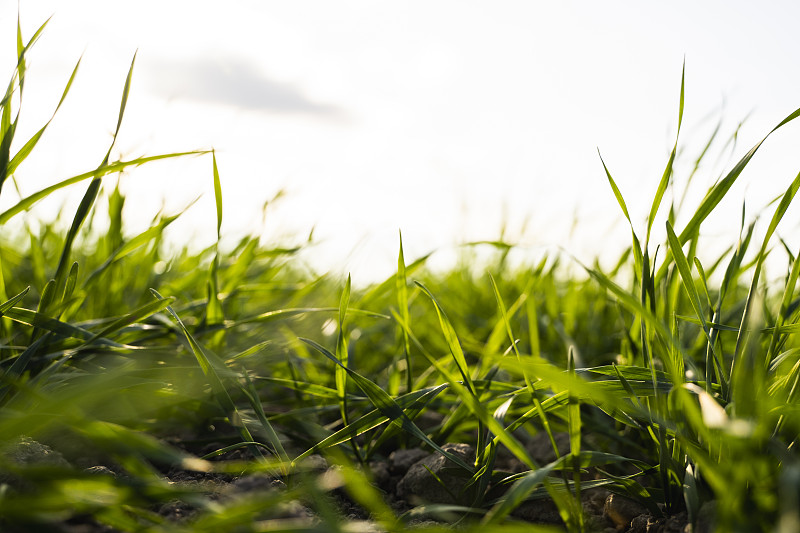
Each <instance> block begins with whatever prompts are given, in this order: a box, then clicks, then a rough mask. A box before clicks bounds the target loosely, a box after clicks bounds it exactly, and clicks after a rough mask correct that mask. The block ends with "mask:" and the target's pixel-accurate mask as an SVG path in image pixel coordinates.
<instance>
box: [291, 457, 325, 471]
mask: <svg viewBox="0 0 800 533" xmlns="http://www.w3.org/2000/svg"><path fill="white" fill-rule="evenodd" d="M298 466H299V467H300V468H301V469H303V470H305V471H308V472H324V471H325V470H327V469H328V460H327V459H325V458H324V457H322V456H321V455H319V454H314V455H309V456H308V457H305V458H303V460H301V461H300V462H299V463H298Z"/></svg>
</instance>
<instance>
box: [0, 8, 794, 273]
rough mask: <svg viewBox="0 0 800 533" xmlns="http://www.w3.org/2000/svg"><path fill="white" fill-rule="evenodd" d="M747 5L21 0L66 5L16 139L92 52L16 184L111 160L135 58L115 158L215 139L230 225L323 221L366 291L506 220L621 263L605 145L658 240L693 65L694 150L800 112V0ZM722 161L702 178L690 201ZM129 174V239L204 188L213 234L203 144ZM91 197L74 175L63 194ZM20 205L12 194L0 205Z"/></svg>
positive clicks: (762, 161) (732, 215)
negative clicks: (401, 265)
mask: <svg viewBox="0 0 800 533" xmlns="http://www.w3.org/2000/svg"><path fill="white" fill-rule="evenodd" d="M753 6H754V4H753V3H752V2H746V1H707V2H697V1H677V2H670V3H663V2H662V3H656V2H633V1H628V2H621V1H607V2H589V1H586V2H532V1H503V2H488V1H483V2H474V1H463V0H458V1H435V2H431V1H428V2H418V1H411V2H393V3H389V2H366V1H349V2H324V1H314V2H310V1H294V2H263V1H262V2H257V1H242V0H236V1H228V2H225V3H221V2H207V1H196V0H195V1H192V2H184V1H170V2H164V1H150V0H146V1H139V2H117V1H108V0H106V1H79V0H58V1H51V0H36V1H32V0H21V1H20V10H21V17H22V26H23V32H24V36H25V37H26V38H29V37H30V36H31V35H32V33H33V31H34V30H35V28H36V27H38V25H39V24H41V23H42V22H43V21H44V20H45V19H46V18H47V17H48V16H50V15H51V14H53V15H54V17H53V19H52V20H51V22H50V24H49V25H48V27H47V29H46V30H45V32H44V34H43V36H42V38H41V40H40V41H39V43H38V44H37V45H36V47H35V48H34V49H33V51H32V52H31V54H30V56H29V62H30V63H29V64H30V71H29V78H28V80H27V82H28V83H27V85H26V88H25V90H26V92H25V95H24V96H25V98H24V101H23V109H22V118H21V126H20V131H19V136H20V141H21V140H22V139H23V138H26V137H27V136H29V135H31V134H32V133H33V132H34V131H36V129H38V128H39V127H40V126H41V124H42V123H43V122H44V121H46V120H47V118H49V115H50V114H51V113H52V110H53V109H54V107H55V105H56V103H57V101H58V98H59V97H60V94H61V91H62V89H63V86H64V84H65V83H66V81H67V79H68V77H69V74H70V72H71V70H72V68H73V66H74V64H75V62H76V61H77V59H78V58H79V57H80V56H81V54H83V56H84V57H83V61H82V64H81V70H80V71H79V74H78V79H77V81H76V83H75V85H74V87H73V89H72V92H71V94H70V97H69V98H68V100H67V102H66V103H65V105H64V107H63V108H62V110H61V111H60V112H59V115H58V116H57V118H56V120H55V121H54V122H53V124H52V126H51V129H50V130H49V131H48V133H47V134H46V138H45V139H43V141H42V142H41V143H40V146H39V147H38V149H37V151H36V152H34V154H33V155H32V156H31V158H30V160H29V161H26V163H24V164H23V165H22V166H21V167H20V169H19V170H18V172H17V178H18V181H19V183H20V186H21V187H22V189H23V192H24V193H25V194H30V193H31V192H34V191H36V190H38V189H40V188H42V187H44V186H46V185H49V184H52V183H55V182H57V181H60V180H61V179H64V178H66V177H69V176H71V175H74V174H78V173H80V172H83V171H86V170H90V169H92V168H95V167H96V166H97V165H98V164H99V163H100V161H101V160H102V157H103V156H104V154H105V151H106V150H107V146H108V142H109V141H110V135H111V133H112V132H113V129H114V127H115V125H116V119H117V111H118V106H119V98H120V95H121V91H122V86H123V83H124V80H125V75H126V73H127V70H128V67H129V65H130V61H131V58H132V56H133V53H134V52H135V51H136V50H137V49H138V56H137V61H136V67H135V70H134V81H133V86H132V91H131V97H130V100H129V104H128V109H127V112H126V117H125V119H124V122H123V126H122V131H121V134H120V138H119V140H118V144H117V148H118V149H119V150H118V152H119V153H121V154H122V155H123V156H124V157H125V158H126V159H127V158H132V157H136V156H139V155H153V154H157V153H163V152H172V151H183V150H192V149H203V148H211V147H213V148H215V149H216V150H217V156H218V163H219V168H220V173H221V177H222V181H223V183H222V185H223V197H224V202H225V214H224V216H225V219H224V222H223V233H224V234H225V235H228V236H229V237H238V236H241V235H242V234H244V233H247V234H251V233H252V234H263V235H265V238H267V239H278V238H279V236H280V235H291V236H294V242H300V241H302V240H303V239H304V237H305V236H306V235H307V233H308V232H309V231H310V230H311V228H312V227H314V228H315V237H316V238H318V239H320V240H321V241H322V244H321V245H320V246H319V247H317V248H316V255H315V256H314V257H315V258H314V261H315V262H316V263H317V264H318V265H320V266H321V267H323V268H331V269H333V270H335V271H340V272H346V271H353V274H354V276H355V280H356V281H359V280H360V281H368V280H370V279H373V278H375V277H382V276H385V275H388V274H390V273H391V272H392V270H393V269H394V268H395V265H396V255H397V230H398V229H402V230H403V237H404V244H405V248H406V256H407V258H409V259H411V258H413V257H415V256H418V255H421V254H423V253H425V252H427V251H429V250H431V249H434V248H442V247H447V246H449V245H451V244H454V243H458V242H465V241H470V240H480V239H496V238H497V237H498V236H499V234H500V227H501V225H502V224H503V222H504V221H505V222H506V223H507V227H508V231H507V236H508V238H509V240H513V241H516V242H520V243H522V244H523V245H524V246H525V247H529V249H532V250H541V249H554V247H556V246H564V247H565V248H567V249H568V250H570V251H571V252H573V253H574V254H575V255H576V256H578V257H580V258H582V259H583V260H586V261H590V260H591V258H592V257H593V256H594V255H596V254H602V253H603V251H604V250H613V251H614V253H612V254H610V255H611V256H614V255H615V254H616V253H617V252H618V251H619V250H621V249H622V246H623V245H624V244H626V243H627V242H628V239H629V236H630V233H629V230H628V229H627V227H626V226H625V225H624V224H623V223H622V222H624V219H623V217H622V214H621V213H620V210H619V208H618V206H617V204H616V201H615V199H614V196H613V194H612V192H611V190H610V188H609V186H608V183H607V181H606V178H605V174H604V172H603V169H602V166H601V164H600V161H599V158H598V156H597V148H599V149H600V150H601V152H602V154H603V157H604V159H605V161H606V164H607V165H608V166H609V168H610V170H611V172H612V174H613V175H614V177H615V179H616V181H617V184H618V185H619V187H620V188H621V190H622V192H623V195H625V198H626V200H627V202H628V207H629V209H630V210H631V215H632V216H633V218H634V219H635V222H636V223H637V224H638V226H637V230H638V231H639V232H640V233H643V231H644V230H643V226H644V224H643V220H644V217H646V215H647V212H648V211H649V208H650V202H651V199H652V195H653V193H654V191H655V188H656V185H657V183H658V180H659V178H660V176H661V172H662V171H663V168H664V165H665V164H666V161H667V157H668V153H669V150H670V148H671V146H672V143H673V142H674V134H675V128H676V125H677V108H678V96H679V88H680V74H681V65H682V62H683V60H684V56H685V57H686V110H685V115H684V129H683V132H682V140H683V141H684V143H685V144H686V147H687V155H694V154H696V153H697V152H698V151H699V150H700V148H701V147H702V144H703V142H704V136H706V135H708V133H709V132H710V131H711V129H712V128H713V126H714V125H715V122H716V120H717V119H718V118H719V116H720V113H722V116H724V119H725V122H724V126H723V132H724V134H725V135H723V136H722V137H723V138H727V136H728V135H730V133H732V131H733V129H734V128H735V126H736V124H737V123H738V122H739V121H740V120H741V119H743V118H744V117H745V116H746V115H747V114H748V113H750V112H752V114H751V115H750V117H749V119H748V121H747V122H746V124H745V127H744V128H743V129H742V131H741V132H740V135H739V144H738V145H737V146H736V149H735V151H734V155H733V158H735V159H737V160H738V158H739V157H741V156H742V155H743V154H744V153H745V152H746V151H747V150H749V149H750V148H751V147H752V145H753V144H755V143H756V142H758V141H759V140H760V139H761V137H763V135H764V134H766V133H767V132H768V131H769V130H770V129H771V128H772V127H773V126H774V125H775V124H777V123H778V122H779V121H780V120H782V119H783V118H784V117H785V116H786V115H788V114H789V113H790V112H792V111H794V110H795V109H797V108H798V107H800V69H798V68H797V67H798V65H800V37H798V33H797V28H796V23H797V21H798V20H800V3H798V2H794V1H783V2H779V1H765V2H759V3H758V5H757V7H753ZM16 16H17V2H16V1H13V0H0V32H1V33H0V37H1V38H2V39H1V40H2V42H0V72H4V73H5V75H6V76H9V75H10V74H11V71H12V68H13V65H14V63H15V48H14V42H15V41H14V35H15V34H14V32H15V25H16ZM19 146H20V144H18V146H17V148H18V147H19ZM799 146H800V122H799V123H798V124H794V123H792V124H790V125H789V126H787V127H785V128H783V129H781V130H779V131H778V132H776V134H775V135H774V137H772V138H771V139H770V140H769V141H768V142H767V143H766V144H765V145H764V146H763V147H762V149H761V150H760V152H759V154H758V155H757V156H756V158H755V159H754V160H753V162H752V166H751V167H750V168H749V169H748V170H747V171H746V172H745V174H743V176H742V177H741V178H740V183H738V184H737V186H736V187H735V188H734V190H732V192H731V196H730V197H729V198H727V199H726V201H725V207H726V210H725V211H723V212H721V213H720V214H719V215H718V216H716V217H712V219H710V220H709V221H708V223H707V224H708V227H707V229H706V232H705V233H707V234H708V235H709V236H719V238H720V242H723V239H724V244H729V243H731V242H732V239H734V238H735V233H736V231H735V229H736V228H738V219H737V217H738V216H739V212H740V206H741V202H742V199H743V198H744V197H745V195H746V197H747V202H748V210H749V212H750V213H751V214H754V213H755V212H756V210H757V209H758V208H760V207H763V206H764V205H765V204H766V202H768V201H769V200H770V199H772V198H774V197H775V196H777V195H779V194H781V193H782V192H783V191H784V190H785V188H786V187H787V186H788V184H789V183H790V181H791V180H792V179H793V178H794V176H795V175H796V174H797V172H798V170H800V150H798V147H799ZM119 153H118V154H117V155H119ZM718 153H719V152H714V155H715V157H714V158H712V161H716V155H717V154H718ZM729 158H730V153H729V152H728V153H727V154H726V155H725V157H724V158H723V160H722V163H721V164H718V165H716V166H715V165H708V166H707V167H704V169H702V170H703V171H702V172H701V174H700V175H699V176H698V177H697V178H696V179H697V180H698V186H697V188H696V191H695V194H694V196H693V197H692V198H691V200H690V207H692V208H693V207H694V206H695V205H697V203H699V201H700V199H701V197H702V194H703V193H704V192H705V189H706V188H707V187H708V186H709V185H710V184H711V183H712V182H713V181H714V180H715V179H717V178H718V177H719V175H720V173H721V172H722V171H723V170H725V169H727V168H729V167H730V165H731V164H732V162H731V161H730V159H729ZM687 159H688V158H687ZM685 170H686V164H684V165H683V166H681V167H679V172H678V178H679V179H681V178H685V176H686V172H685ZM108 183H109V184H113V183H114V181H112V180H109V182H108ZM122 184H123V188H124V190H125V191H126V192H127V194H128V203H127V204H126V209H127V211H126V217H127V221H128V223H129V226H130V229H131V230H135V229H139V230H141V229H143V228H144V227H145V226H144V225H145V224H147V223H148V222H149V221H150V220H151V218H152V217H153V216H154V215H155V213H156V212H157V211H158V209H159V207H161V205H162V201H163V202H165V203H166V207H167V210H171V211H175V210H178V209H180V208H181V207H182V206H184V205H186V204H187V203H188V202H190V201H191V200H192V199H193V198H195V197H196V196H198V195H201V194H203V195H204V196H203V198H202V199H201V200H200V201H199V202H198V203H197V204H195V205H194V206H193V207H192V208H191V209H190V210H189V211H188V212H187V213H186V215H185V218H184V219H183V221H182V222H181V223H180V224H179V223H176V224H175V227H174V231H173V233H172V236H173V238H174V239H176V241H178V242H185V241H187V240H190V241H191V242H193V243H196V244H197V245H198V246H202V245H207V244H210V243H211V242H213V240H214V238H215V218H214V217H215V211H214V208H213V187H212V173H211V158H210V157H206V156H204V157H200V158H194V159H183V160H178V161H173V162H169V163H154V164H152V165H150V166H148V167H141V168H140V169H137V170H135V171H132V172H131V173H129V174H126V175H125V176H124V177H123V178H122ZM84 189H85V185H79V186H77V187H76V188H73V189H72V193H71V195H70V198H71V201H73V202H77V200H78V199H79V198H80V196H82V194H83V191H84ZM281 189H285V190H286V192H287V197H286V198H285V199H283V200H281V202H280V203H279V204H277V205H276V206H275V207H274V209H271V210H269V211H268V215H267V221H266V224H264V223H262V216H261V208H262V205H263V203H264V202H265V201H266V200H267V199H269V198H271V197H272V196H273V195H274V194H275V193H276V192H277V191H279V190H281ZM14 201H16V197H15V193H14V192H13V190H12V187H11V186H10V184H9V185H8V186H6V187H4V188H3V191H2V195H0V208H5V207H8V206H9V205H10V204H12V203H13V202H14ZM61 202H63V196H62V197H59V198H58V199H54V200H53V201H50V202H43V203H42V204H40V208H39V211H38V213H39V214H40V215H41V216H45V217H48V218H52V217H53V216H54V210H56V209H58V207H59V206H60V205H61ZM770 213H771V211H770ZM687 214H691V213H687ZM789 215H791V218H790V219H789V220H786V221H785V222H784V225H783V226H782V231H779V233H781V235H782V236H784V237H792V234H793V233H794V234H797V233H799V232H798V229H799V228H798V221H797V219H798V210H797V209H793V210H792V211H791V212H790V214H789ZM789 215H787V217H788V216H789ZM575 217H577V219H578V222H577V225H576V227H575V229H574V232H572V233H570V232H571V230H572V226H573V219H574V218H575ZM525 220H528V224H527V226H526V228H527V229H524V231H523V227H525V226H524V225H525ZM663 224H664V223H663V217H662V218H660V219H659V220H658V221H657V222H656V227H657V228H658V229H661V228H663ZM678 226H679V228H678V229H680V223H679V224H678ZM731 227H733V228H734V231H733V233H732V235H733V236H732V235H731V233H730V232H728V233H725V231H726V230H725V228H731ZM282 242H283V243H287V242H292V239H291V238H289V239H288V241H287V240H286V239H284V240H283V241H282ZM794 242H797V243H798V244H800V242H798V241H797V240H795V241H794Z"/></svg>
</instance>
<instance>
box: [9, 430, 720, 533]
mask: <svg viewBox="0 0 800 533" xmlns="http://www.w3.org/2000/svg"><path fill="white" fill-rule="evenodd" d="M557 444H558V445H559V448H560V447H561V446H562V445H564V446H568V438H566V437H565V436H564V435H558V439H557ZM204 448H205V449H204V450H195V453H198V452H205V453H208V452H210V451H214V450H216V449H220V448H222V445H219V444H217V443H210V444H207V445H206V446H204ZM443 449H445V450H447V451H448V452H450V453H452V454H454V455H457V456H458V457H460V458H461V459H462V460H464V461H466V462H469V461H472V460H474V458H475V450H474V449H473V447H472V446H470V445H468V444H461V443H451V444H446V445H444V446H443ZM529 451H530V452H531V453H532V454H533V458H534V460H537V461H538V462H540V463H546V462H548V461H550V460H552V456H553V450H552V448H551V447H549V446H542V447H541V449H538V448H537V445H536V443H534V445H531V446H530V447H529ZM247 453H248V452H246V451H244V450H238V451H234V452H231V453H229V454H228V455H226V456H225V459H226V460H232V459H246V458H247ZM200 454H202V453H200ZM4 455H5V456H6V458H8V459H10V460H11V461H13V462H16V463H17V464H20V465H31V464H49V465H58V466H62V467H63V466H70V467H72V468H78V469H82V470H83V471H84V472H86V473H92V474H96V475H101V476H113V477H115V478H117V479H125V478H126V477H127V475H126V473H125V471H124V469H122V468H121V467H119V466H118V465H114V464H113V463H110V462H109V461H98V463H101V464H91V463H93V461H92V460H91V459H89V458H86V457H78V458H74V457H70V458H69V460H68V459H66V458H65V457H64V456H63V455H62V454H61V453H59V452H58V451H55V450H53V449H52V448H50V447H49V446H47V445H45V444H42V443H40V442H37V441H34V440H31V439H27V438H23V439H21V440H19V441H18V442H17V443H15V444H14V445H12V446H10V447H7V448H6V449H5V452H4ZM506 455H508V454H506ZM447 463H448V462H447V461H446V460H445V459H444V458H443V457H442V456H441V455H439V454H438V453H429V452H428V451H425V450H422V449H418V448H411V449H400V450H396V451H394V452H392V453H391V454H389V456H388V457H386V458H385V459H384V460H380V461H374V462H371V463H369V465H367V467H366V468H367V470H368V471H369V472H368V474H369V476H370V477H371V479H373V480H374V484H375V486H377V488H378V489H380V491H381V492H382V493H383V495H384V497H385V501H386V502H387V503H388V504H389V506H390V507H391V508H392V509H393V510H394V511H395V512H396V513H398V514H402V513H405V512H408V511H410V510H411V509H412V508H415V507H417V506H418V505H421V504H424V503H439V504H456V505H457V504H465V503H466V504H468V503H469V501H472V499H473V498H474V497H475V494H473V493H470V491H469V490H465V486H466V484H467V481H468V478H466V477H465V476H464V475H462V474H461V473H460V471H459V470H458V469H454V468H452V467H451V466H449V465H448V464H447ZM303 466H304V468H305V469H306V470H308V471H311V472H312V473H314V474H315V475H320V476H331V477H333V476H335V474H336V467H335V466H329V465H328V463H327V461H326V460H325V459H324V458H323V457H322V456H319V455H317V456H311V457H309V458H308V459H307V460H306V461H305V463H304V464H303ZM495 469H496V470H500V471H507V472H509V473H515V472H522V471H525V470H526V468H525V467H524V465H523V464H522V463H521V462H519V461H518V460H517V459H515V458H513V457H512V456H510V455H508V456H504V455H503V454H499V455H498V459H497V463H496V464H495ZM432 473H433V474H435V475H436V476H437V477H438V478H439V479H440V480H441V481H442V483H438V482H436V481H435V479H434V477H433V476H432V475H431V474H432ZM163 475H164V477H165V479H166V480H168V481H169V482H170V483H176V484H183V485H184V486H186V487H189V488H191V489H194V490H199V491H200V492H202V493H204V494H205V495H206V496H207V497H208V498H209V499H211V500H215V501H218V502H220V503H227V502H230V501H233V500H236V499H241V498H243V497H245V496H247V495H252V494H254V493H262V494H275V495H276V506H275V508H273V509H270V510H269V518H270V519H289V520H292V521H295V522H296V521H299V522H301V523H302V522H308V524H309V525H311V524H314V523H316V522H318V521H320V520H322V519H323V517H321V516H320V515H319V514H318V513H317V512H315V511H313V510H312V508H311V507H312V505H311V504H310V502H303V501H301V500H291V501H289V502H288V503H287V502H286V501H285V498H282V497H280V495H281V491H286V490H288V489H287V486H286V484H285V483H284V480H282V479H279V478H276V477H272V476H270V475H267V474H265V473H255V474H248V475H243V476H239V477H237V476H230V475H224V474H215V473H202V472H194V471H188V470H181V469H169V470H166V471H164V472H163ZM0 484H7V485H8V487H9V490H12V491H14V490H16V491H26V490H29V488H30V487H29V486H28V483H27V482H26V480H24V479H18V478H15V477H14V476H13V475H10V474H8V473H4V472H2V471H0ZM325 498H327V502H328V504H329V505H328V506H327V507H330V508H331V509H334V510H335V512H336V513H338V514H339V515H340V517H343V518H345V519H346V520H348V521H351V522H355V523H357V524H358V525H359V527H358V529H359V530H365V531H380V528H379V527H378V526H377V525H376V524H374V523H373V522H371V521H370V517H369V516H368V515H367V513H366V512H365V511H364V510H363V509H362V508H360V507H359V506H358V505H357V504H355V503H354V502H353V501H352V500H351V499H350V498H349V497H348V495H347V494H346V492H344V490H342V489H341V488H334V489H332V490H330V491H328V492H327V495H326V496H325ZM315 503H319V502H315ZM581 503H582V506H583V511H584V515H585V524H586V529H587V531H599V532H603V533H679V532H680V533H690V532H692V533H707V532H710V531H712V530H713V524H712V519H713V514H714V506H713V502H712V503H711V504H710V505H709V504H707V505H706V506H704V507H703V508H702V509H701V513H700V517H699V519H698V523H697V527H696V528H695V529H694V530H693V529H692V526H691V524H689V521H688V518H687V516H686V513H685V512H682V513H679V514H676V515H674V516H668V517H666V516H665V517H660V518H657V517H654V516H653V515H651V514H650V513H649V512H648V511H647V509H645V508H644V507H643V506H642V505H640V504H639V503H637V502H635V501H633V500H630V499H628V498H625V497H623V496H620V495H617V494H614V493H611V492H609V491H607V490H605V489H603V488H593V489H588V490H584V491H582V493H581ZM314 507H315V508H319V507H318V506H314ZM153 510H154V511H156V512H158V513H159V514H160V515H161V516H162V517H165V518H167V519H168V520H170V521H174V522H176V523H181V522H186V521H190V520H191V519H192V518H193V517H194V516H195V515H196V514H197V513H198V509H197V507H195V506H194V505H193V504H192V503H190V502H188V501H182V500H174V501H171V502H168V503H165V504H164V503H162V504H160V505H159V506H158V507H157V508H156V509H153ZM412 516H413V518H411V519H410V520H409V527H414V526H424V525H427V524H429V523H437V524H438V525H442V524H443V523H447V522H448V517H445V516H442V515H439V516H436V515H420V516H415V515H413V514H412ZM511 516H512V518H514V519H517V520H522V521H526V522H530V523H536V524H551V525H556V526H558V525H563V522H562V521H561V518H560V516H559V513H558V509H557V508H556V506H555V504H554V503H553V502H552V501H551V500H549V499H539V500H529V501H525V502H523V503H522V504H521V505H520V506H519V507H517V509H516V510H515V511H513V512H512V515H511ZM253 518H254V519H257V517H256V516H254V517H253ZM449 518H450V519H452V516H451V517H449ZM0 525H2V526H3V528H2V529H3V531H15V530H14V529H6V526H7V524H2V521H0ZM19 531H27V529H21V530H19ZM48 531H57V532H63V533H113V532H115V531H116V530H115V529H113V528H111V527H109V526H106V525H102V524H99V523H97V522H95V521H94V520H93V519H92V517H90V516H77V517H73V518H71V519H70V520H67V521H64V522H62V523H60V524H55V525H53V529H48Z"/></svg>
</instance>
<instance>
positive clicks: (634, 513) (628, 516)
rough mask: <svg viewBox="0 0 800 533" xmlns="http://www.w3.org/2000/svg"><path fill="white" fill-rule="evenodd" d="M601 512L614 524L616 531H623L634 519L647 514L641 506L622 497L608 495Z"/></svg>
mask: <svg viewBox="0 0 800 533" xmlns="http://www.w3.org/2000/svg"><path fill="white" fill-rule="evenodd" d="M603 512H604V514H605V516H607V517H608V518H609V519H610V520H611V521H612V522H614V525H615V526H617V529H623V528H626V527H628V526H629V525H630V524H631V521H632V520H633V519H634V518H636V517H638V516H640V515H645V514H647V509H645V507H644V506H643V505H642V504H640V503H638V502H635V501H633V500H631V499H629V498H625V497H624V496H620V495H618V494H609V495H608V498H606V503H605V507H604V509H603Z"/></svg>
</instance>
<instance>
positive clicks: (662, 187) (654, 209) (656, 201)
mask: <svg viewBox="0 0 800 533" xmlns="http://www.w3.org/2000/svg"><path fill="white" fill-rule="evenodd" d="M685 79H686V62H685V61H684V64H683V68H682V69H681V99H680V106H679V109H678V130H677V132H676V134H675V145H674V146H673V147H672V152H671V153H670V155H669V161H667V167H666V168H665V169H664V173H663V174H662V175H661V181H660V182H659V183H658V189H656V195H655V197H654V198H653V205H652V206H651V207H650V214H649V215H648V216H647V238H646V239H645V246H647V244H648V243H649V242H650V230H651V229H652V227H653V221H654V220H655V219H656V213H658V208H659V206H660V205H661V200H662V199H663V198H664V193H665V192H666V190H667V185H669V179H670V176H672V165H673V163H674V162H675V154H676V153H677V152H678V138H679V137H680V133H681V123H682V122H683V91H684V81H685Z"/></svg>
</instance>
